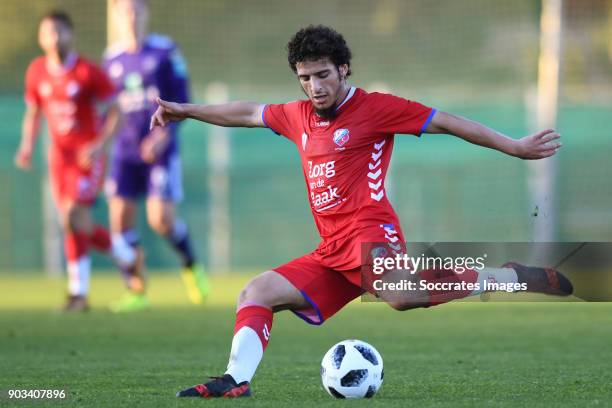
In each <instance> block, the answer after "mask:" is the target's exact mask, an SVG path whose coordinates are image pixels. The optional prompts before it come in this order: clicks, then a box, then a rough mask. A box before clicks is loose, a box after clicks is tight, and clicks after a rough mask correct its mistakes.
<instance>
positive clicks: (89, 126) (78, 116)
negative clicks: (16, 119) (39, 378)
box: [15, 11, 130, 311]
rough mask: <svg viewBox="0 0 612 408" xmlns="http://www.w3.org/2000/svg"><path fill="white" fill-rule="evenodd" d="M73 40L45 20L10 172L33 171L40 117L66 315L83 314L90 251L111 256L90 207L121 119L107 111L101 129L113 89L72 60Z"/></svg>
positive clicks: (62, 23) (68, 27)
mask: <svg viewBox="0 0 612 408" xmlns="http://www.w3.org/2000/svg"><path fill="white" fill-rule="evenodd" d="M72 40H73V26H72V21H71V19H70V17H69V16H68V15H67V14H66V13H64V12H62V11H53V12H50V13H48V14H46V15H45V16H44V17H43V18H42V20H41V22H40V25H39V31H38V41H39V44H40V47H41V48H42V50H43V52H44V55H43V56H41V57H38V58H36V59H35V60H34V61H32V63H31V64H30V66H29V67H28V70H27V73H26V78H25V101H26V112H25V115H24V118H23V129H22V137H21V144H20V146H19V149H18V151H17V154H16V156H15V164H16V165H17V166H18V167H19V168H21V169H24V170H29V169H30V168H31V165H32V153H33V150H34V146H35V142H36V139H37V137H38V133H39V125H40V118H41V116H42V115H43V114H44V116H45V118H46V119H47V124H48V128H49V133H50V136H51V146H50V149H49V171H50V175H51V177H50V178H51V187H52V193H53V198H54V200H55V203H56V205H57V208H58V209H59V213H60V217H61V221H62V225H63V229H64V252H65V256H66V261H67V264H68V265H67V266H68V280H69V284H68V293H69V296H68V300H67V303H66V305H65V307H64V310H66V311H71V310H74V311H84V310H87V308H88V302H87V294H88V287H89V274H90V269H91V260H90V258H89V248H90V247H92V248H94V249H97V250H100V251H102V252H106V253H110V252H111V241H110V237H109V233H108V231H107V230H106V228H104V227H103V226H101V225H98V224H95V223H94V222H93V220H92V217H91V211H90V207H91V205H92V204H93V203H94V201H95V200H96V196H97V194H98V191H99V188H100V187H101V183H102V181H103V178H104V171H105V150H106V144H107V142H108V141H109V140H110V137H111V135H112V133H113V132H114V129H115V127H116V125H117V122H118V120H119V113H118V112H119V111H118V109H117V108H116V106H115V105H114V104H111V105H110V107H109V108H108V110H107V112H106V117H105V120H104V122H103V123H102V124H100V118H99V116H98V113H97V112H96V105H95V104H96V103H97V102H103V101H108V99H109V98H110V97H111V96H112V95H113V93H114V89H113V86H112V83H111V82H110V80H109V79H108V77H107V76H106V74H105V73H104V72H103V71H102V70H101V69H100V68H98V67H97V66H96V65H95V64H94V63H92V62H90V61H88V60H86V59H84V58H82V57H80V56H79V55H77V53H76V52H75V51H74V49H73V47H72ZM126 261H127V262H130V260H129V259H128V260H126Z"/></svg>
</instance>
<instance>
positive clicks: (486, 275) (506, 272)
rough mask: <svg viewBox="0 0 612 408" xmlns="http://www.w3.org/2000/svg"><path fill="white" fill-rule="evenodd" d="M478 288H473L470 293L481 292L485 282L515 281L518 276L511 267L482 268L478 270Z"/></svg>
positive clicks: (476, 293)
mask: <svg viewBox="0 0 612 408" xmlns="http://www.w3.org/2000/svg"><path fill="white" fill-rule="evenodd" d="M476 282H477V283H478V290H474V291H473V292H472V295H479V294H481V293H483V292H486V291H485V290H484V288H485V282H486V283H492V282H495V283H517V282H518V277H517V275H516V271H515V270H514V269H512V268H483V269H481V270H480V271H478V278H476Z"/></svg>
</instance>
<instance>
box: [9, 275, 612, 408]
mask: <svg viewBox="0 0 612 408" xmlns="http://www.w3.org/2000/svg"><path fill="white" fill-rule="evenodd" d="M247 279H248V276H238V277H219V278H215V279H214V280H213V284H214V288H215V292H214V294H213V295H212V296H211V298H210V301H209V303H208V304H207V305H206V306H204V307H195V306H191V305H189V304H188V303H187V301H186V298H185V296H184V295H183V291H182V287H181V283H180V281H179V277H178V274H171V273H167V274H158V275H153V276H152V277H151V279H150V295H151V300H152V302H153V307H152V309H151V310H148V311H145V312H141V313H137V314H131V315H113V314H111V313H110V312H108V311H107V310H106V305H107V304H108V302H109V301H111V300H112V299H114V298H116V297H118V296H121V294H122V288H121V282H120V279H119V278H118V277H117V276H115V275H112V274H97V275H95V277H94V279H93V282H92V303H93V310H92V311H91V312H89V313H88V314H83V315H60V314H57V313H55V312H54V311H53V309H54V308H56V307H57V305H58V304H59V303H60V302H61V300H62V298H61V293H62V290H63V286H64V282H63V280H49V279H46V278H42V277H40V276H34V275H25V276H21V277H17V276H16V275H6V274H5V275H0V293H1V295H0V355H1V358H0V390H2V396H0V406H21V407H22V406H37V407H42V406H53V407H55V406H79V407H81V406H96V407H119V406H126V407H127V406H129V407H138V406H142V407H154V406H165V407H169V406H180V407H187V406H204V405H206V406H212V405H215V406H249V407H260V406H261V407H270V406H283V407H286V406H292V407H297V406H318V407H321V406H343V407H346V406H348V405H351V406H355V407H357V406H368V407H370V406H381V407H406V406H415V407H429V406H432V407H433V406H435V407H473V406H496V407H506V406H507V407H510V406H512V407H514V406H528V407H537V406H540V407H551V406H554V407H565V406H567V407H569V406H580V407H585V406H610V404H612V386H611V384H612V371H611V370H610V367H612V304H610V303H607V304H606V303H545V302H539V303H526V302H525V303H518V302H513V303H508V302H504V303H500V302H488V303H482V302H459V303H454V304H449V305H442V306H437V307H435V308H431V309H419V310H414V311H407V312H401V313H400V312H396V311H393V310H391V309H390V308H388V307H387V306H385V305H382V304H372V303H367V304H360V303H359V302H356V303H354V304H351V305H349V306H348V307H347V308H346V309H345V310H343V311H342V312H341V313H339V314H338V315H337V316H335V317H334V318H332V319H331V320H330V321H329V322H327V323H326V324H324V325H323V326H321V327H311V326H308V325H306V324H305V323H303V322H302V321H301V320H299V319H297V318H296V317H294V316H293V315H292V314H290V313H289V312H283V313H280V314H278V315H277V316H276V318H275V321H274V328H273V331H272V337H271V340H270V345H269V347H268V349H267V351H266V355H265V358H264V361H263V363H262V364H261V366H260V369H259V371H258V373H257V375H256V377H255V379H254V381H253V384H252V389H253V392H254V397H253V398H251V399H243V400H216V401H204V400H182V399H181V400H179V399H177V398H175V396H174V394H175V392H176V391H177V390H179V389H181V388H184V387H186V386H190V385H192V384H194V383H196V382H201V381H203V380H206V376H210V375H219V374H221V373H222V372H223V371H224V368H225V365H226V363H227V355H228V350H229V345H230V341H231V335H232V329H233V324H234V302H235V297H236V295H237V294H238V291H239V289H240V287H241V286H242V285H243V284H244V283H245V282H246V280H247ZM346 338H358V339H362V340H365V341H367V342H369V343H371V344H373V345H374V346H375V347H376V348H377V349H378V350H379V351H380V352H381V354H382V356H383V359H384V363H385V382H384V384H383V387H382V389H381V391H380V392H379V394H378V395H376V396H375V397H374V399H373V400H360V401H341V400H334V399H332V398H331V397H330V396H328V395H327V393H326V392H325V391H324V390H323V388H322V387H321V381H320V377H319V365H320V361H321V358H322V356H323V354H324V353H325V351H326V350H327V349H328V348H329V347H330V346H331V345H332V344H334V343H335V342H337V341H340V340H342V339H346ZM15 388H16V389H32V388H39V389H59V388H63V389H66V390H67V392H68V395H69V397H68V399H67V400H65V401H58V400H46V401H36V402H33V401H27V402H26V401H14V400H12V401H11V400H8V399H7V390H8V389H15Z"/></svg>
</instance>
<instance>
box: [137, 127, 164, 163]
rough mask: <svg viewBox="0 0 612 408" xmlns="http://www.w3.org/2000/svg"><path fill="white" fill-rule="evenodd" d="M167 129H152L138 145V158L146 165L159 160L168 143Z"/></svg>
mask: <svg viewBox="0 0 612 408" xmlns="http://www.w3.org/2000/svg"><path fill="white" fill-rule="evenodd" d="M169 136H170V135H169V133H168V130H167V128H160V127H154V128H153V130H151V133H149V135H148V136H147V137H145V138H144V139H143V140H142V142H141V143H140V157H141V158H142V160H144V161H145V162H146V163H153V162H154V161H155V160H156V159H157V158H159V157H160V156H161V155H162V153H163V152H164V150H166V147H167V146H168V143H169V142H170V137H169Z"/></svg>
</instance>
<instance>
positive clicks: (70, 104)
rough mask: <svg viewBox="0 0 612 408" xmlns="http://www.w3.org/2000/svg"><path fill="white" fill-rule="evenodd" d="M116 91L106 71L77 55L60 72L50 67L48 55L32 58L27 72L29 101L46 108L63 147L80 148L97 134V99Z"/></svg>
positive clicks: (56, 141) (54, 136)
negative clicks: (47, 59)
mask: <svg viewBox="0 0 612 408" xmlns="http://www.w3.org/2000/svg"><path fill="white" fill-rule="evenodd" d="M113 92H114V88H113V85H112V83H111V81H110V79H109V78H108V77H107V75H106V74H105V73H104V71H102V70H101V69H100V68H98V67H97V66H96V65H95V64H94V63H92V62H90V61H88V60H86V59H83V58H81V57H79V56H77V55H75V54H73V55H72V56H69V57H68V59H67V61H66V63H65V65H64V67H63V68H61V69H59V70H58V71H57V72H56V71H51V70H49V68H48V66H47V61H46V58H45V57H44V56H42V57H38V58H36V59H35V60H34V61H32V63H31V64H30V66H29V67H28V70H27V72H26V79H25V100H26V103H27V104H35V105H38V106H40V107H41V108H42V110H43V112H44V114H45V117H46V118H47V123H48V127H49V133H50V134H51V140H52V142H53V146H54V147H56V148H60V149H62V150H75V149H78V148H79V147H81V146H83V145H84V144H86V143H87V142H90V141H91V140H93V139H95V138H96V137H97V134H98V128H99V124H100V123H99V120H98V115H97V112H96V107H95V102H97V101H102V100H105V99H107V98H109V97H110V96H111V95H112V94H113Z"/></svg>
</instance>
